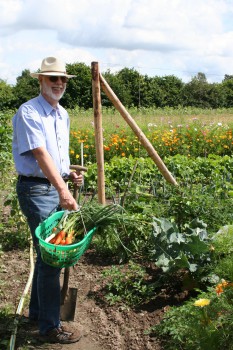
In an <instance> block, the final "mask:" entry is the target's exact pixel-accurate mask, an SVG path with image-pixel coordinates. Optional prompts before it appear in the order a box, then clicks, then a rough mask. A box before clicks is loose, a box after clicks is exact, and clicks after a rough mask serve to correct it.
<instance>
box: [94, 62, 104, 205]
mask: <svg viewBox="0 0 233 350" xmlns="http://www.w3.org/2000/svg"><path fill="white" fill-rule="evenodd" d="M91 66H92V67H91V68H92V69H91V71H92V94H93V108H94V126H95V147H96V160H97V186H98V201H99V203H101V204H105V179H104V150H103V128H102V113H101V96H100V80H99V64H98V62H92V64H91Z"/></svg>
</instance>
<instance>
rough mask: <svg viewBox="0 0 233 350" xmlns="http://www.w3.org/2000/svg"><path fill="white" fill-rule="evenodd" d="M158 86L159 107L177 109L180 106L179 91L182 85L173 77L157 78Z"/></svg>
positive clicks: (180, 81) (179, 80)
mask: <svg viewBox="0 0 233 350" xmlns="http://www.w3.org/2000/svg"><path fill="white" fill-rule="evenodd" d="M157 82H158V85H159V87H160V89H161V95H162V96H161V97H162V100H161V107H165V106H169V107H178V106H179V105H180V104H181V91H182V89H183V86H184V83H183V82H182V80H181V79H179V78H177V77H175V76H174V75H167V76H165V77H157Z"/></svg>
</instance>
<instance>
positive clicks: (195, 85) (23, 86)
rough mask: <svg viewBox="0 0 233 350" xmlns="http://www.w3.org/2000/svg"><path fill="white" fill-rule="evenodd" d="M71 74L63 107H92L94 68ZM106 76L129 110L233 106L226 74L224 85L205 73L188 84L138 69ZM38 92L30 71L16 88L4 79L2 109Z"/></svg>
mask: <svg viewBox="0 0 233 350" xmlns="http://www.w3.org/2000/svg"><path fill="white" fill-rule="evenodd" d="M67 72H68V73H69V74H74V75H76V77H75V78H73V79H70V80H69V82H68V84H67V89H66V93H65V95H64V97H63V98H62V105H63V106H64V107H65V108H71V109H73V108H76V107H79V108H83V109H89V108H92V105H93V100H92V83H91V80H92V78H91V68H90V66H87V65H86V64H84V63H73V64H68V65H67ZM102 75H103V77H104V78H105V79H106V81H107V82H108V84H109V85H110V87H111V88H112V90H113V91H114V92H115V94H116V95H117V96H118V98H119V99H120V101H121V102H122V103H123V104H124V105H125V106H126V107H144V108H147V107H155V108H163V107H174V108H175V107H180V106H181V107H199V108H230V107H233V75H225V77H224V79H223V81H222V82H221V83H209V82H208V81H207V79H206V76H205V74H204V73H198V74H197V75H196V76H194V77H193V78H192V79H191V80H190V81H189V82H188V83H184V82H183V81H182V80H181V79H179V78H177V77H176V76H174V75H167V76H163V77H160V76H154V77H149V76H148V75H142V74H140V73H139V72H138V71H137V70H136V69H134V68H123V69H122V70H120V71H118V72H116V73H112V72H111V71H110V70H107V71H106V72H104V73H102ZM38 93H39V83H38V80H37V79H35V78H32V77H31V76H30V71H29V70H28V69H25V70H24V71H22V73H21V75H20V76H19V77H17V79H16V84H15V85H10V84H8V83H7V82H6V81H5V80H3V79H0V110H6V109H16V108H18V107H19V106H20V105H21V104H22V103H23V102H25V101H27V100H29V99H31V98H33V97H35V96H37V95H38ZM101 99H102V105H103V106H104V107H111V106H112V104H111V102H110V101H109V100H108V98H107V97H106V96H105V94H104V93H103V92H102V93H101Z"/></svg>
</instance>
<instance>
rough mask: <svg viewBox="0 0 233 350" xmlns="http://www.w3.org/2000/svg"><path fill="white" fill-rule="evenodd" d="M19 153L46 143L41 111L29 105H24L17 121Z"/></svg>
mask: <svg viewBox="0 0 233 350" xmlns="http://www.w3.org/2000/svg"><path fill="white" fill-rule="evenodd" d="M16 133H17V139H18V149H19V154H20V155H22V154H24V153H25V152H28V151H31V150H33V149H35V148H38V147H42V146H45V145H46V140H45V134H44V130H43V123H42V122H41V117H40V115H39V113H38V112H37V111H36V110H35V109H34V108H33V107H32V106H28V105H23V106H22V107H21V108H20V109H19V111H18V116H17V121H16Z"/></svg>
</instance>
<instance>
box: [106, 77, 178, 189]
mask: <svg viewBox="0 0 233 350" xmlns="http://www.w3.org/2000/svg"><path fill="white" fill-rule="evenodd" d="M100 84H101V87H102V89H103V91H104V92H105V94H106V95H107V97H108V98H109V100H110V101H111V102H112V103H113V105H114V106H115V107H116V109H117V110H118V111H119V112H120V114H121V115H122V117H123V118H124V119H125V121H126V122H127V123H128V124H129V126H130V127H131V129H132V130H133V131H134V133H135V134H136V136H137V137H138V139H139V141H140V143H141V144H142V145H143V147H144V148H145V149H146V151H147V153H148V154H149V156H150V157H151V158H152V159H153V161H154V162H155V164H156V165H157V167H158V168H159V170H160V172H161V173H162V175H163V176H164V178H165V179H166V180H167V181H168V182H170V183H171V184H173V185H178V184H177V182H176V180H175V179H174V178H173V176H172V175H171V173H170V172H169V171H168V169H167V167H166V166H165V164H164V163H163V161H162V160H161V158H160V157H159V155H158V153H157V152H156V151H155V149H154V147H153V146H152V144H151V143H150V141H149V140H148V139H147V137H146V136H145V134H144V133H143V132H142V130H141V129H140V128H139V126H138V125H137V124H136V122H135V121H134V119H133V118H132V117H131V115H130V114H129V113H128V112H127V110H126V109H125V107H124V106H123V104H122V103H121V102H120V100H119V99H118V97H117V96H116V95H115V93H114V92H113V91H112V89H111V88H110V86H109V85H108V83H107V82H106V80H105V79H104V78H103V76H102V75H101V74H100Z"/></svg>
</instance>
